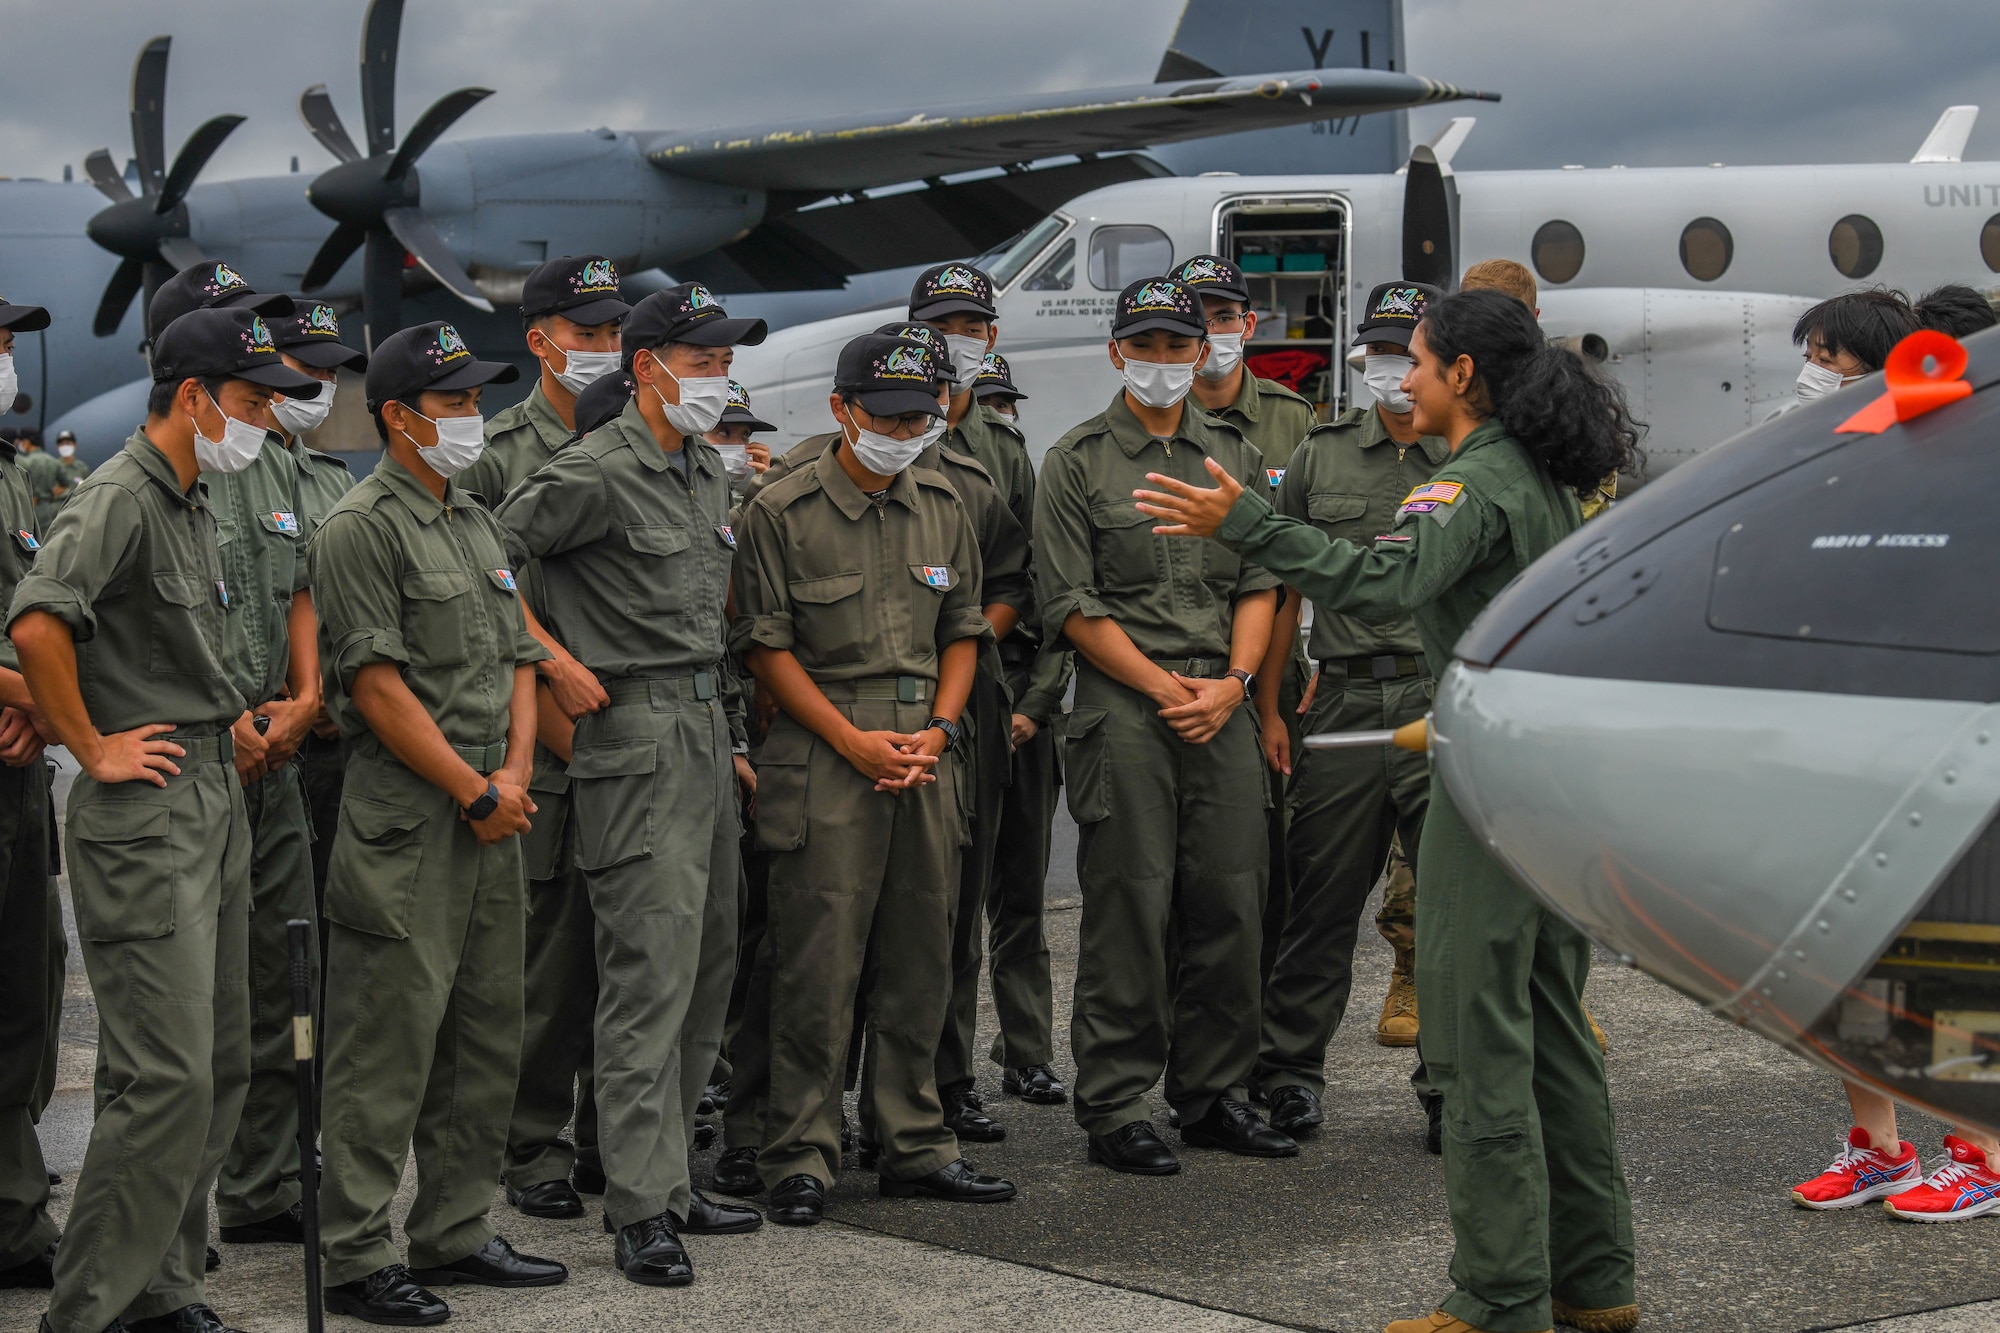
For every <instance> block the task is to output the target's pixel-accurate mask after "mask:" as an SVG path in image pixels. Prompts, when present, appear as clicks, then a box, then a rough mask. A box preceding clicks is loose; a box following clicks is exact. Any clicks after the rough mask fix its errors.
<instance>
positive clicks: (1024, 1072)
mask: <svg viewBox="0 0 2000 1333" xmlns="http://www.w3.org/2000/svg"><path fill="white" fill-rule="evenodd" d="M1000 1091H1002V1092H1004V1093H1006V1094H1007V1095H1008V1096H1009V1097H1019V1098H1020V1099H1021V1100H1022V1101H1024V1102H1034V1103H1035V1104H1036V1105H1038V1106H1061V1105H1062V1104H1063V1103H1064V1102H1066V1101H1068V1100H1069V1089H1068V1088H1066V1087H1064V1086H1063V1081H1062V1080H1061V1079H1059V1078H1057V1077H1056V1071H1055V1070H1053V1069H1050V1068H1049V1067H1048V1066H1047V1065H1025V1066H1023V1067H1022V1068H1020V1069H1009V1070H1006V1071H1004V1072H1002V1073H1001V1075H1000Z"/></svg>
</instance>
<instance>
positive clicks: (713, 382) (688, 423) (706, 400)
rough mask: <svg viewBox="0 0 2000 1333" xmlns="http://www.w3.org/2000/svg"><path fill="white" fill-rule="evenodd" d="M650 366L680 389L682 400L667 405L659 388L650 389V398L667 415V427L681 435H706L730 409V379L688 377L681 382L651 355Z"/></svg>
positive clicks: (717, 376)
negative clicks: (655, 400) (656, 399)
mask: <svg viewBox="0 0 2000 1333" xmlns="http://www.w3.org/2000/svg"><path fill="white" fill-rule="evenodd" d="M653 364H654V365H655V366H658V367H659V368H660V373H661V374H662V375H665V376H666V377H667V378H668V379H670V380H672V381H673V382H674V383H675V384H677V385H679V386H680V391H681V400H680V401H679V402H678V403H670V402H668V401H667V396H666V395H665V394H663V393H661V392H660V386H659V385H657V384H656V385H654V386H653V396H654V397H656V398H658V399H659V400H660V410H661V411H663V412H665V413H666V414H667V424H668V425H669V426H672V427H673V428H674V429H675V430H677V431H679V432H680V433H681V434H682V435H683V436H686V437H689V438H693V437H694V436H697V435H706V434H708V433H709V432H710V431H712V430H714V429H715V426H716V423H717V422H719V421H721V420H722V414H723V412H724V411H725V410H726V409H727V408H728V406H729V376H727V375H690V376H689V377H688V378H686V379H682V378H681V377H680V376H679V375H676V374H674V372H673V371H671V370H668V369H667V363H666V362H664V361H662V360H660V358H659V355H658V354H657V353H655V354H653Z"/></svg>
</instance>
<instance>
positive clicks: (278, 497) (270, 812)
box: [201, 435, 319, 1227]
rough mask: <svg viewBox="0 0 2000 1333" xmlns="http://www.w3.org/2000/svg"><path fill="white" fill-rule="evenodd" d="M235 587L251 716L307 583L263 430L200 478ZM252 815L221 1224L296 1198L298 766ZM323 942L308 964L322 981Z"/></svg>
mask: <svg viewBox="0 0 2000 1333" xmlns="http://www.w3.org/2000/svg"><path fill="white" fill-rule="evenodd" d="M201 479H202V484H203V485H205V486H207V487H208V503H209V507H210V508H212V509H213V510H214V511H215V522H216V536H217V540H218V542H219V543H220V545H221V548H222V574H223V577H224V578H225V579H227V580H228V582H229V615H228V620H227V626H226V628H225V630H224V639H223V660H222V664H223V668H224V669H225V670H226V671H228V673H229V683H230V684H232V685H234V686H235V687H236V691H237V693H239V694H241V695H242V696H243V697H244V699H245V700H247V701H248V703H249V705H250V707H251V709H252V710H253V711H255V710H257V709H259V708H261V707H262V706H263V705H264V704H266V703H269V702H270V701H271V700H273V699H276V698H280V697H282V696H283V695H284V693H285V684H286V676H287V668H288V667H289V665H290V660H291V657H290V655H291V634H290V632H289V629H288V624H287V617H288V616H289V615H290V614H291V609H292V594H293V593H295V592H297V591H299V590H300V589H302V588H304V587H305V582H306V580H305V572H306V562H305V535H306V533H305V520H304V519H303V518H301V517H300V509H301V507H302V501H301V500H300V498H299V468H298V463H297V462H296V461H295V460H294V459H293V457H292V455H291V454H290V453H289V452H288V451H287V450H286V448H285V446H284V440H283V437H281V436H278V435H267V436H266V437H265V439H264V448H263V450H262V452H260V453H259V454H258V455H257V457H256V458H255V459H254V460H253V461H252V462H251V464H250V466H249V467H247V468H245V469H243V471H241V472H237V473H216V472H204V473H203V474H202V478H201ZM243 803H244V806H245V808H246V809H247V811H248V813H249V816H250V1088H249V1091H248V1092H247V1093H246V1094H245V1096H244V1099H243V1118H242V1119H241V1120H240V1121H239V1122H238V1123H237V1126H236V1136H235V1138H234V1139H232V1140H231V1142H230V1145H229V1153H228V1155H227V1156H225V1157H224V1158H223V1159H222V1173H221V1174H220V1175H219V1176H217V1177H216V1182H215V1213H216V1218H217V1220H218V1221H219V1222H221V1224H222V1225H223V1226H226V1227H233V1226H244V1225H247V1224H249V1223H252V1222H262V1221H264V1220H265V1219H267V1218H271V1217H275V1216H277V1215H278V1214H279V1213H282V1212H284V1211H285V1210H286V1209H288V1208H290V1207H291V1206H292V1205H293V1204H295V1203H297V1202H298V1201H299V1101H298V1090H297V1085H296V1072H295V1071H296V1066H297V1061H296V1060H295V1058H294V1056H293V1053H292V974H291V946H290V942H289V940H288V938H287V932H286V929H285V923H286V922H288V921H292V920H295V919H298V920H307V921H311V920H314V919H315V918H316V913H315V906H314V895H313V877H312V825H311V821H310V819H309V817H308V816H307V814H306V802H305V788H304V786H303V784H302V783H301V782H300V779H299V766H298V765H297V764H293V763H284V764H280V765H278V766H277V767H276V768H274V769H272V770H271V771H270V772H268V773H267V774H265V775H264V776H263V777H261V778H259V779H258V780H257V781H255V782H253V783H251V784H250V786H248V787H246V788H245V789H244V792H243ZM317 945H318V941H317V940H315V941H314V942H313V946H314V947H313V948H312V950H311V958H310V960H309V961H310V963H311V966H312V970H313V976H314V978H315V983H317V978H318V976H319V950H318V947H317Z"/></svg>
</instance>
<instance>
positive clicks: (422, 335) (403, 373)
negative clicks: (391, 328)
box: [313, 319, 521, 412]
mask: <svg viewBox="0 0 2000 1333" xmlns="http://www.w3.org/2000/svg"><path fill="white" fill-rule="evenodd" d="M520 378H521V372H520V370H519V369H518V368H517V367H514V366H511V365H508V364H507V363H506V362H505V361H480V360H478V359H476V358H475V357H474V356H473V355H472V349H471V348H470V347H467V346H466V345H465V339H463V338H461V337H459V336H458V330H457V329H455V328H453V327H452V326H451V325H449V324H447V323H445V322H444V321H443V320H441V319H434V320H432V321H431V322H430V323H428V324H418V325H415V326H414V327H412V328H407V329H403V330H400V331H399V332H396V333H392V334H390V335H389V336H388V337H386V338H384V339H383V340H382V345H381V346H380V347H377V348H376V349H375V355H374V356H373V357H372V358H371V359H370V360H369V362H368V410H369V411H370V412H379V411H381V409H382V405H383V404H384V403H389V402H394V401H396V400H398V399H403V398H414V397H416V396H417V395H418V394H420V393H423V392H424V391H425V390H427V389H436V390H437V391H439V392H440V393H450V392H452V391H454V390H458V389H472V388H476V387H478V386H479V385H482V384H512V383H513V382H514V381H515V380H517V379H520ZM313 383H315V384H317V383H319V381H318V380H314V381H313Z"/></svg>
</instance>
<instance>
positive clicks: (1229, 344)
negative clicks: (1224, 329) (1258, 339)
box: [1199, 333, 1243, 380]
mask: <svg viewBox="0 0 2000 1333" xmlns="http://www.w3.org/2000/svg"><path fill="white" fill-rule="evenodd" d="M1242 363H1243V335H1242V334H1240V333H1211V334H1209V335H1208V360H1206V361H1204V362H1202V363H1201V370H1200V372H1199V373H1200V375H1201V377H1202V378H1203V379H1205V380H1226V379H1228V378H1229V376H1230V372H1232V371H1234V370H1235V369H1236V367H1237V366H1239V365H1241V364H1242Z"/></svg>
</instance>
